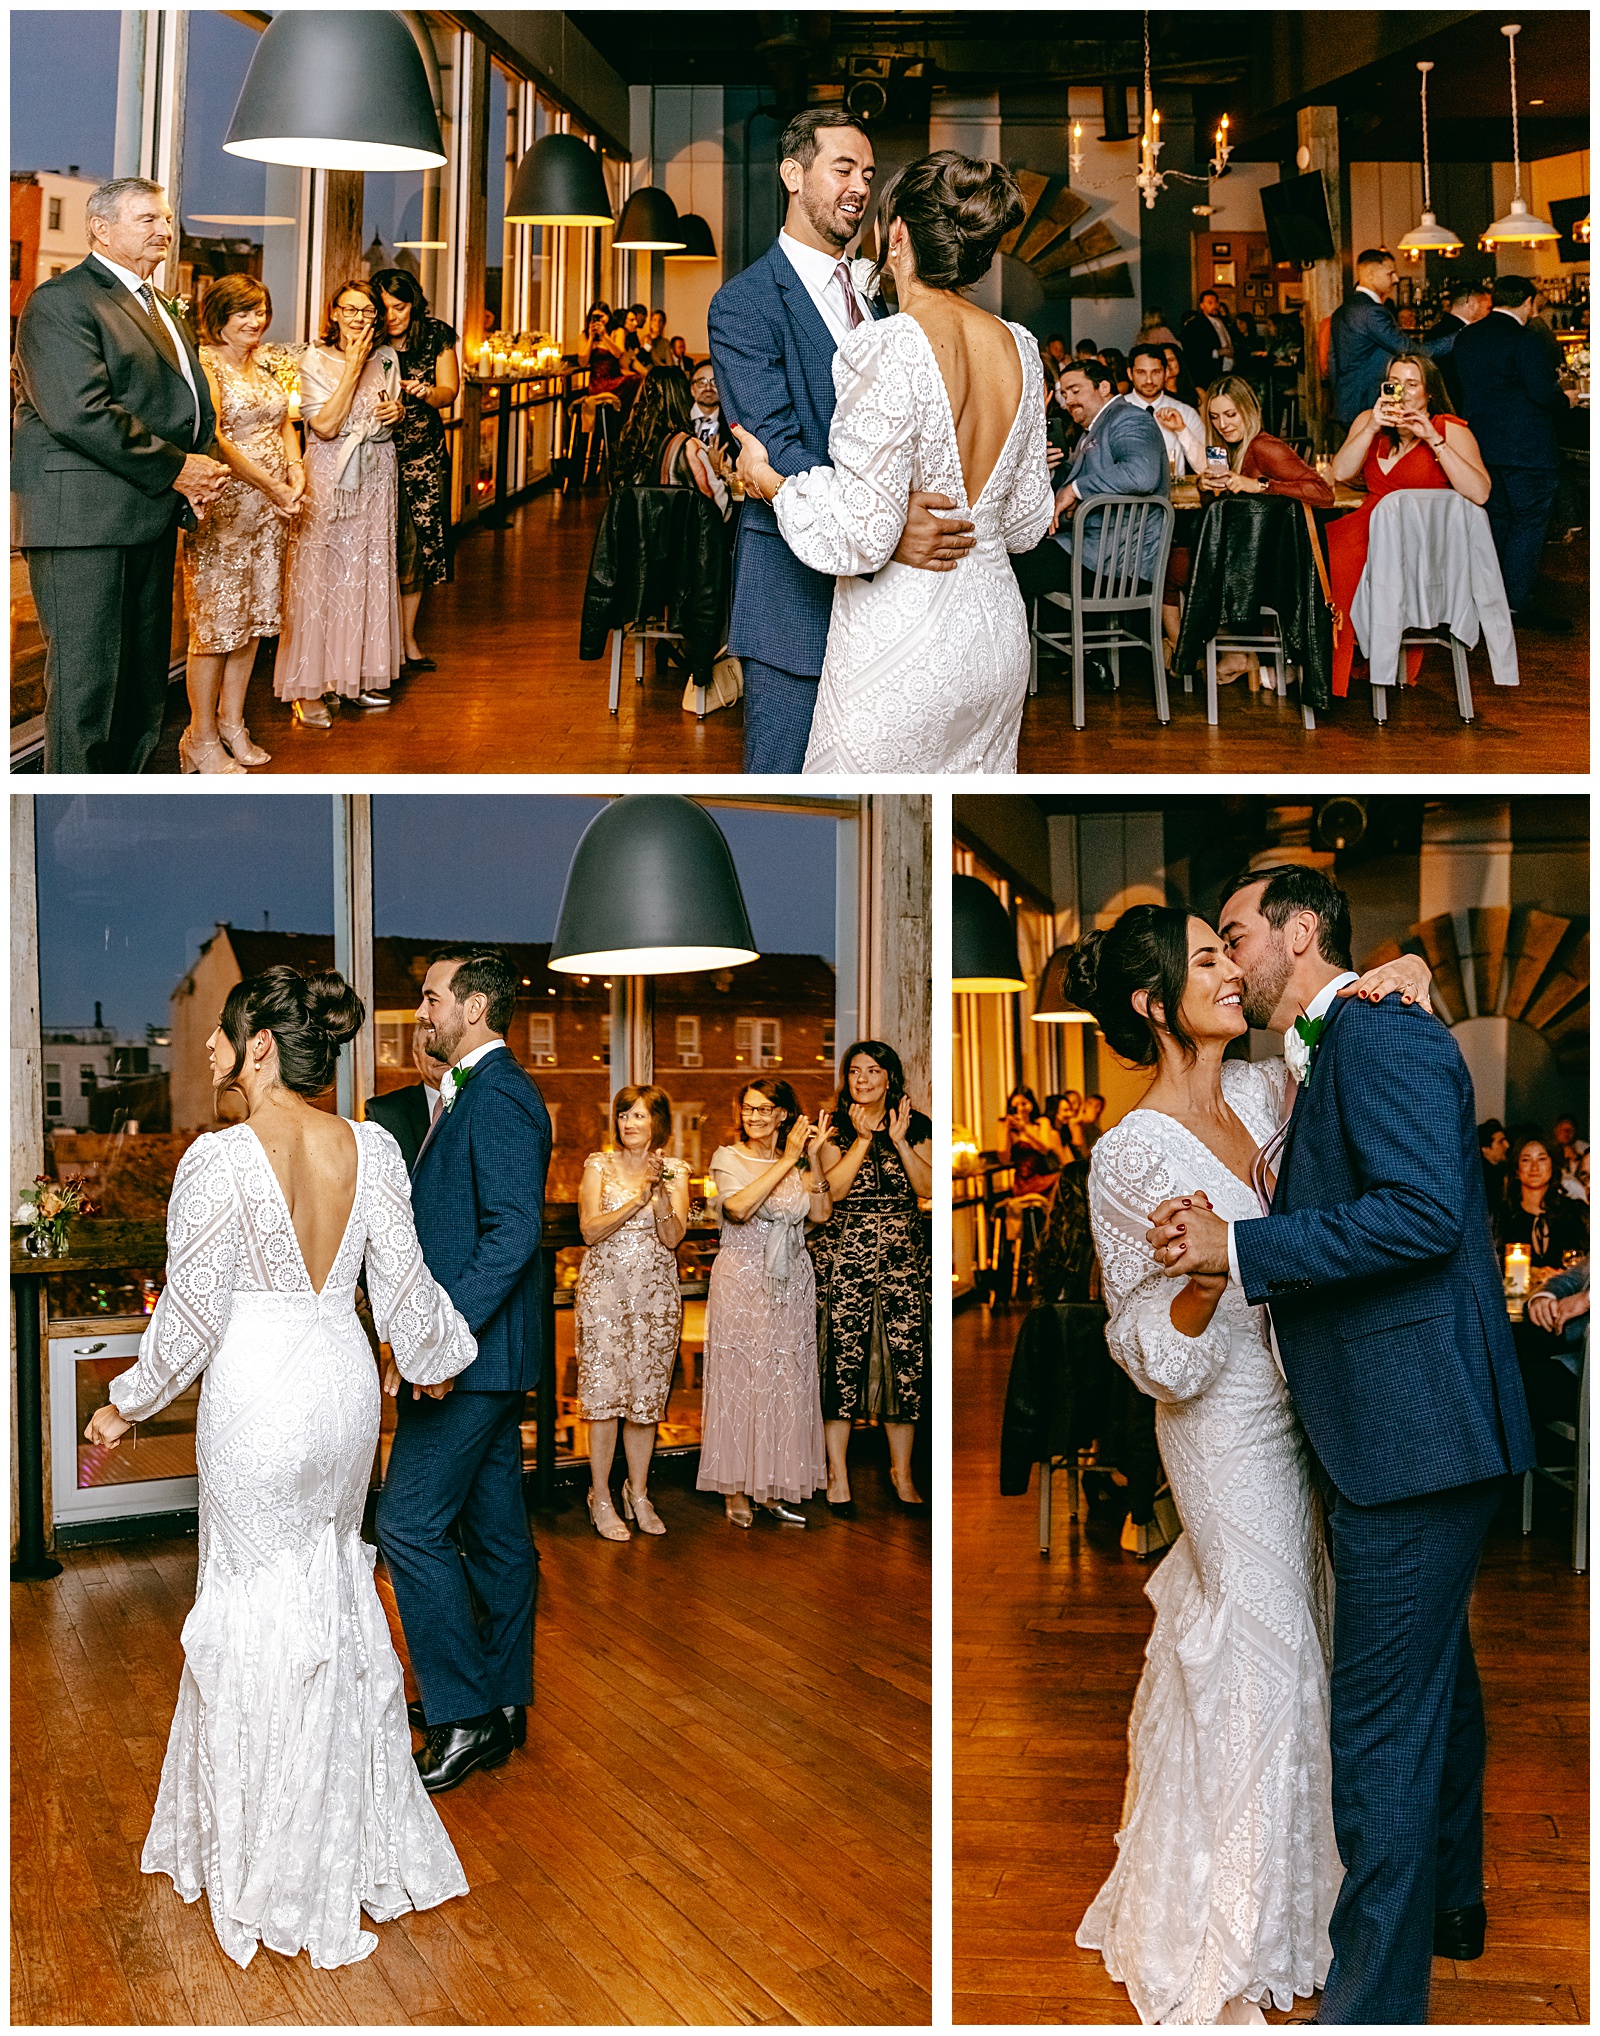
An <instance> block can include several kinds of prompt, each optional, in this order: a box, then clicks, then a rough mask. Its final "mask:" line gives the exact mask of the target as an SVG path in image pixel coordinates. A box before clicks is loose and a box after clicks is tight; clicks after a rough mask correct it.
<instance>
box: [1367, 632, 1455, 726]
mask: <svg viewBox="0 0 1600 2036" xmlns="http://www.w3.org/2000/svg"><path fill="white" fill-rule="evenodd" d="M1425 643H1437V644H1439V645H1441V646H1442V647H1443V648H1445V649H1447V650H1448V651H1449V653H1450V665H1451V669H1452V670H1453V671H1454V673H1455V681H1456V708H1457V710H1458V712H1459V713H1460V715H1461V718H1462V720H1463V721H1470V720H1471V719H1472V716H1473V704H1472V679H1471V676H1470V674H1469V673H1468V671H1467V646H1466V645H1465V644H1464V643H1463V642H1462V641H1461V639H1460V637H1459V636H1452V635H1451V634H1450V632H1449V630H1448V629H1407V630H1404V631H1402V633H1401V637H1400V655H1401V657H1402V658H1403V657H1404V656H1405V654H1406V652H1407V651H1408V650H1417V649H1420V648H1421V647H1422V645H1423V644H1425ZM1369 690H1370V692H1371V694H1372V718H1373V720H1374V721H1378V722H1383V721H1387V720H1388V718H1389V688H1388V687H1387V686H1373V687H1371V688H1369Z"/></svg>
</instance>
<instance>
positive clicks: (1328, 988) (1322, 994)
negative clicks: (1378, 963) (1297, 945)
mask: <svg viewBox="0 0 1600 2036" xmlns="http://www.w3.org/2000/svg"><path fill="white" fill-rule="evenodd" d="M1358 980H1359V978H1358V977H1357V975H1356V972H1355V970H1354V969H1345V970H1343V971H1342V973H1341V974H1339V975H1336V976H1335V977H1334V978H1333V980H1332V981H1331V982H1326V983H1324V984H1323V986H1322V988H1321V989H1320V990H1318V992H1317V994H1316V995H1315V996H1314V997H1313V998H1312V999H1311V1002H1310V1003H1309V1004H1307V1006H1306V1018H1307V1020H1308V1021H1309V1022H1311V1023H1313V1024H1314V1023H1315V1022H1316V1020H1317V1019H1319V1018H1323V1017H1326V1016H1327V1014H1328V1012H1329V1011H1330V1010H1331V1009H1332V1008H1333V1000H1334V998H1335V997H1337V996H1338V994H1339V992H1340V991H1341V990H1342V989H1343V988H1344V986H1345V984H1346V983H1353V982H1356V981H1358ZM1244 1220H1246V1221H1249V1220H1251V1219H1249V1218H1246V1219H1244ZM1233 1231H1234V1226H1233V1224H1231V1223H1230V1224H1229V1225H1228V1277H1229V1279H1231V1280H1232V1281H1233V1283H1234V1285H1235V1286H1237V1287H1242V1286H1243V1285H1244V1281H1243V1280H1242V1279H1240V1277H1239V1254H1238V1252H1237V1251H1236V1250H1235V1249H1234V1244H1233Z"/></svg>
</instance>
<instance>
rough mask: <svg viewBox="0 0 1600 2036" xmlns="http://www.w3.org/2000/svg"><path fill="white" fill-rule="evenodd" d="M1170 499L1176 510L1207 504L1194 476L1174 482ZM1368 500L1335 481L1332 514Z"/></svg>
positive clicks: (1354, 489) (1358, 492)
mask: <svg viewBox="0 0 1600 2036" xmlns="http://www.w3.org/2000/svg"><path fill="white" fill-rule="evenodd" d="M1168 499H1169V500H1170V501H1171V503H1172V506H1173V508H1174V509H1199V508H1202V507H1203V506H1204V504H1205V501H1206V494H1203V493H1202V492H1201V488H1200V483H1199V481H1198V480H1197V479H1196V478H1195V476H1194V475H1193V474H1185V475H1184V476H1183V478H1182V479H1181V480H1177V481H1174V482H1172V484H1171V486H1170V488H1169V490H1168ZM1366 499H1367V498H1366V495H1365V493H1364V492H1363V490H1361V489H1360V488H1348V487H1346V486H1345V484H1344V482H1343V481H1335V482H1334V483H1333V510H1332V511H1331V512H1330V513H1332V514H1338V513H1339V512H1340V511H1341V510H1345V509H1359V508H1360V507H1361V504H1362V503H1363V502H1364V501H1365V500H1366Z"/></svg>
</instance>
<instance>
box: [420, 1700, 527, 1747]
mask: <svg viewBox="0 0 1600 2036" xmlns="http://www.w3.org/2000/svg"><path fill="white" fill-rule="evenodd" d="M500 1708H501V1710H502V1711H504V1713H505V1719H506V1723H507V1724H508V1725H509V1726H510V1727H511V1743H512V1745H513V1746H526V1745H527V1743H528V1707H527V1705H526V1704H502V1705H501V1707H500ZM406 1716H407V1717H408V1718H409V1719H410V1720H411V1723H412V1725H413V1726H414V1727H415V1728H416V1730H417V1731H418V1732H426V1731H427V1729H428V1721H427V1719H426V1718H425V1717H424V1716H423V1715H422V1706H421V1705H420V1704H407V1705H406Z"/></svg>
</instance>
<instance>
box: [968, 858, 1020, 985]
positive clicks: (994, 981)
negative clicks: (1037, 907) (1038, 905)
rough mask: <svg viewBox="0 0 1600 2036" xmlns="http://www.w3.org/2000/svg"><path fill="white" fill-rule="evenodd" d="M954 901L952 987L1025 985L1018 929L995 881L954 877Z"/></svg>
mask: <svg viewBox="0 0 1600 2036" xmlns="http://www.w3.org/2000/svg"><path fill="white" fill-rule="evenodd" d="M950 907H951V916H950V977H951V982H950V987H951V989H952V990H955V991H957V992H958V993H971V994H977V995H985V994H988V995H995V994H999V995H1006V994H1008V993H1009V992H1011V991H1012V990H1025V989H1026V988H1027V987H1028V985H1027V981H1026V979H1025V978H1024V976H1023V973H1022V968H1021V965H1020V963H1019V962H1018V960H1017V935H1016V929H1015V928H1014V927H1013V926H1012V924H1011V917H1010V914H1009V913H1008V912H1007V911H1006V908H1005V906H1004V905H1002V904H1001V902H1000V900H999V899H998V898H997V897H996V896H995V894H994V892H993V891H991V890H990V888H989V886H988V885H987V884H986V883H984V882H983V881H982V880H981V879H980V878H978V877H952V878H951V892H950Z"/></svg>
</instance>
